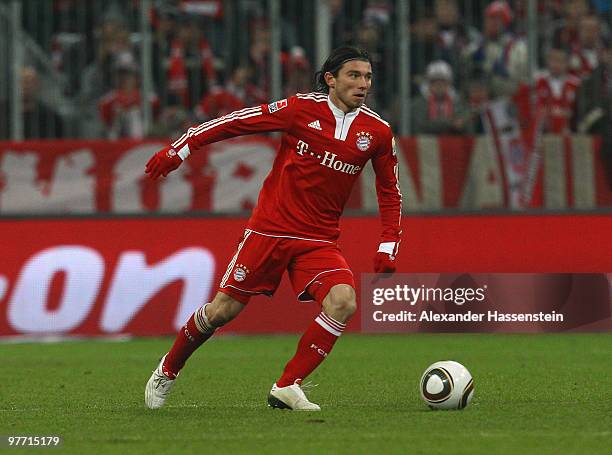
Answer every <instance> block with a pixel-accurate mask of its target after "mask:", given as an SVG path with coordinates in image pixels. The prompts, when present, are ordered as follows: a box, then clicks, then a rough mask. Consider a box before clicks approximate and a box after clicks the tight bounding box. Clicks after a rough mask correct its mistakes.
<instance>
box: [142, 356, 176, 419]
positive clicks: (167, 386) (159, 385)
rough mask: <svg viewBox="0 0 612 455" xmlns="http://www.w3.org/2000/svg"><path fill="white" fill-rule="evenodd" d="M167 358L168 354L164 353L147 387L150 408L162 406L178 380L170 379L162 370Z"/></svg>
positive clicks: (147, 400) (147, 402)
mask: <svg viewBox="0 0 612 455" xmlns="http://www.w3.org/2000/svg"><path fill="white" fill-rule="evenodd" d="M165 358H166V356H165V355H164V356H163V357H162V359H161V360H160V361H159V365H157V368H155V370H153V374H152V375H151V377H150V378H149V382H147V387H146V388H145V404H146V405H147V408H149V409H158V408H161V407H162V406H163V405H164V403H165V402H166V398H168V395H169V394H170V391H171V390H172V386H174V383H175V382H176V379H170V378H169V377H168V376H166V375H165V374H164V372H163V370H162V365H163V364H164V360H165Z"/></svg>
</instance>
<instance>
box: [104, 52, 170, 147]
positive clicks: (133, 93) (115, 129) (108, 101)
mask: <svg viewBox="0 0 612 455" xmlns="http://www.w3.org/2000/svg"><path fill="white" fill-rule="evenodd" d="M115 77H116V80H117V83H116V86H115V89H113V90H111V91H110V92H108V93H107V94H106V95H105V96H104V97H103V98H102V100H101V101H100V103H99V109H100V116H101V118H102V121H103V123H104V125H105V127H106V134H105V136H106V137H107V138H108V139H118V138H131V139H142V138H143V137H144V135H145V131H144V124H143V113H142V95H141V92H140V88H139V86H140V75H139V73H138V67H137V65H136V63H135V62H133V61H131V60H129V59H126V60H124V61H121V62H119V63H118V64H117V68H116V75H115ZM150 102H151V107H152V109H153V110H154V111H155V110H156V109H157V108H158V105H159V102H158V100H157V97H154V98H153V99H151V100H150Z"/></svg>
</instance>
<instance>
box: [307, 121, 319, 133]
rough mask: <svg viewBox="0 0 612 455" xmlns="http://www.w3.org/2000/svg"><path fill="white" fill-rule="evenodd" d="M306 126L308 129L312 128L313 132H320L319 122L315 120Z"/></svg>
mask: <svg viewBox="0 0 612 455" xmlns="http://www.w3.org/2000/svg"><path fill="white" fill-rule="evenodd" d="M308 126H309V127H310V128H314V129H315V130H319V131H321V130H322V128H321V124H320V123H319V121H318V120H315V121H314V122H311V123H309V124H308Z"/></svg>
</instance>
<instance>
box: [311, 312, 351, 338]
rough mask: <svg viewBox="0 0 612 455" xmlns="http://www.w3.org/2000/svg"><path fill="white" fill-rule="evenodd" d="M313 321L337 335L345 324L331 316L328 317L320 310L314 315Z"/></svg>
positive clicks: (340, 333)
mask: <svg viewBox="0 0 612 455" xmlns="http://www.w3.org/2000/svg"><path fill="white" fill-rule="evenodd" d="M315 322H316V323H317V324H319V325H320V326H321V327H323V328H324V329H325V330H327V331H328V332H329V333H331V334H332V335H335V336H337V337H339V336H340V335H342V332H343V331H344V328H345V327H346V324H342V323H341V322H338V321H336V320H335V319H333V318H330V317H329V316H327V315H326V314H325V313H323V312H322V311H321V313H319V315H318V316H317V317H316V319H315Z"/></svg>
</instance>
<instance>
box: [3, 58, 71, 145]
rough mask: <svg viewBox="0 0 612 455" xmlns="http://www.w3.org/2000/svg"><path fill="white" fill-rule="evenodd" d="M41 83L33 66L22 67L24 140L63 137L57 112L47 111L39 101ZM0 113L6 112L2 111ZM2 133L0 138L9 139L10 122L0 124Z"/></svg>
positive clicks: (60, 119)
mask: <svg viewBox="0 0 612 455" xmlns="http://www.w3.org/2000/svg"><path fill="white" fill-rule="evenodd" d="M40 87H41V81H40V76H39V74H38V71H37V70H36V68H34V67H33V66H30V65H27V66H24V67H23V69H22V70H21V94H22V98H21V102H22V105H21V107H22V119H23V137H24V139H55V138H61V137H62V136H63V132H64V131H63V130H64V128H63V122H62V118H61V117H60V116H59V115H58V114H57V112H55V111H53V110H51V109H49V108H48V107H47V106H45V105H44V104H43V102H42V101H41V99H40ZM2 112H8V107H7V109H6V110H5V109H2ZM0 126H1V127H2V130H3V131H0V137H2V138H7V139H8V138H9V137H10V134H11V131H10V122H6V123H5V122H2V123H1V124H0Z"/></svg>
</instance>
